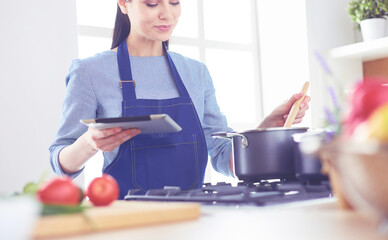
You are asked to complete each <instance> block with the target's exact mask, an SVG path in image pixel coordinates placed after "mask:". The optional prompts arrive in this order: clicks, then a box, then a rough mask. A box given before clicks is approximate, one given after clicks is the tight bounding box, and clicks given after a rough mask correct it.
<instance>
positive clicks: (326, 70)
mask: <svg viewBox="0 0 388 240" xmlns="http://www.w3.org/2000/svg"><path fill="white" fill-rule="evenodd" d="M314 53H315V57H316V58H317V60H318V62H319V64H320V65H321V67H322V68H323V70H325V72H326V73H327V74H329V75H331V76H332V75H333V72H332V71H331V70H330V68H329V65H328V64H327V62H326V60H325V59H324V58H323V57H322V55H321V54H320V53H319V52H318V51H315V52H314Z"/></svg>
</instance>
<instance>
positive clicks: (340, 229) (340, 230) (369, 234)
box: [55, 198, 388, 240]
mask: <svg viewBox="0 0 388 240" xmlns="http://www.w3.org/2000/svg"><path fill="white" fill-rule="evenodd" d="M201 211H202V214H201V216H200V218H199V219H196V220H190V221H184V222H177V223H172V224H162V225H153V226H147V227H139V228H128V229H122V230H116V231H106V232H100V233H95V234H87V235H78V236H72V237H67V238H55V239H56V240H60V239H61V240H70V239H72V240H89V239H93V240H99V239H101V240H102V239H104V240H105V239H152V240H154V239H166V240H167V239H168V240H174V239H242V238H244V239H269V240H271V239H325V240H326V239H331V240H336V239H341V240H342V239H352V240H358V239H360V240H361V239H362V240H364V239H369V240H373V239H376V240H378V239H387V237H388V236H384V235H380V234H379V233H378V232H377V227H378V222H377V221H375V220H367V219H366V218H364V217H362V216H360V215H359V214H358V213H356V212H353V211H345V210H341V209H338V208H337V206H336V200H335V198H326V199H318V200H311V201H305V202H297V203H290V204H284V205H276V206H268V207H255V206H242V207H235V206H202V207H201Z"/></svg>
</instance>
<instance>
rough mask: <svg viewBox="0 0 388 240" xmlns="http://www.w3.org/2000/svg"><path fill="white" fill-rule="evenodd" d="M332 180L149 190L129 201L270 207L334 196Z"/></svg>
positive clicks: (132, 192) (130, 194) (131, 194)
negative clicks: (184, 189)
mask: <svg viewBox="0 0 388 240" xmlns="http://www.w3.org/2000/svg"><path fill="white" fill-rule="evenodd" d="M331 196H332V193H331V189H330V184H329V181H320V182H315V183H306V182H302V181H298V180H294V181H286V180H283V181H281V180H261V181H259V182H254V183H252V182H239V183H238V184H237V185H231V184H228V183H217V184H216V185H211V184H210V183H206V184H204V185H203V186H202V188H200V189H193V190H186V191H182V190H181V189H180V188H178V187H164V188H163V189H153V190H148V191H147V192H146V193H145V194H142V193H141V191H140V190H137V189H134V190H129V192H128V194H127V195H126V196H125V198H124V199H125V200H138V201H179V202H200V203H201V204H204V205H235V206H236V205H255V206H268V205H275V204H283V203H290V202H297V201H305V200H312V199H318V198H327V197H331Z"/></svg>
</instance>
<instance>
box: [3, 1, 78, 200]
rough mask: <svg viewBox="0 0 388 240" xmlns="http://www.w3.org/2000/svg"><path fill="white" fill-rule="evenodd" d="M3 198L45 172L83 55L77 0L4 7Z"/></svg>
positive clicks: (21, 3) (10, 4)
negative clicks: (68, 84)
mask: <svg viewBox="0 0 388 240" xmlns="http://www.w3.org/2000/svg"><path fill="white" fill-rule="evenodd" d="M0 30H1V35H0V83H1V84H0V114H1V115H0V126H1V130H0V133H1V134H0V136H1V137H0V193H11V192H14V191H21V189H22V187H23V185H24V184H25V183H26V182H28V181H36V180H38V178H39V177H40V175H41V173H42V172H43V171H44V170H48V171H49V172H50V173H51V168H50V164H49V152H48V147H49V145H50V143H51V141H52V140H53V138H54V135H55V132H56V130H57V127H58V123H59V118H60V114H61V104H62V100H63V97H64V93H65V81H64V79H65V76H66V73H67V71H68V69H69V66H70V63H71V60H72V59H73V58H75V57H76V56H77V28H76V11H75V0H56V1H53V0H35V1H27V0H21V1H1V2H0Z"/></svg>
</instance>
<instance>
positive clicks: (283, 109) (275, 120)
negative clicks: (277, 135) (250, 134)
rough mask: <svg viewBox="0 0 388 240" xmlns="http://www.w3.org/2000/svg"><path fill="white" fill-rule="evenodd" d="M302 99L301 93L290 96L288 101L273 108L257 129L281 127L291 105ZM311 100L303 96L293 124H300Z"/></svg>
mask: <svg viewBox="0 0 388 240" xmlns="http://www.w3.org/2000/svg"><path fill="white" fill-rule="evenodd" d="M301 97H303V93H298V94H294V95H292V97H291V98H290V99H288V100H287V101H286V102H284V103H283V104H281V105H280V106H278V107H277V108H275V109H274V110H273V111H272V113H271V114H270V115H268V116H267V117H266V118H265V119H264V121H263V122H262V123H261V124H260V125H259V128H268V127H283V126H284V124H285V122H286V119H287V117H288V114H289V112H290V110H291V107H292V105H293V104H294V102H295V101H297V100H298V99H300V98H301ZM310 100H311V98H310V97H309V96H307V95H306V96H305V98H304V99H303V101H302V102H301V104H300V106H299V112H298V114H297V115H296V118H295V120H294V122H293V124H297V123H300V122H302V119H303V117H304V115H305V113H306V110H307V109H308V108H309V105H308V103H309V102H310Z"/></svg>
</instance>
